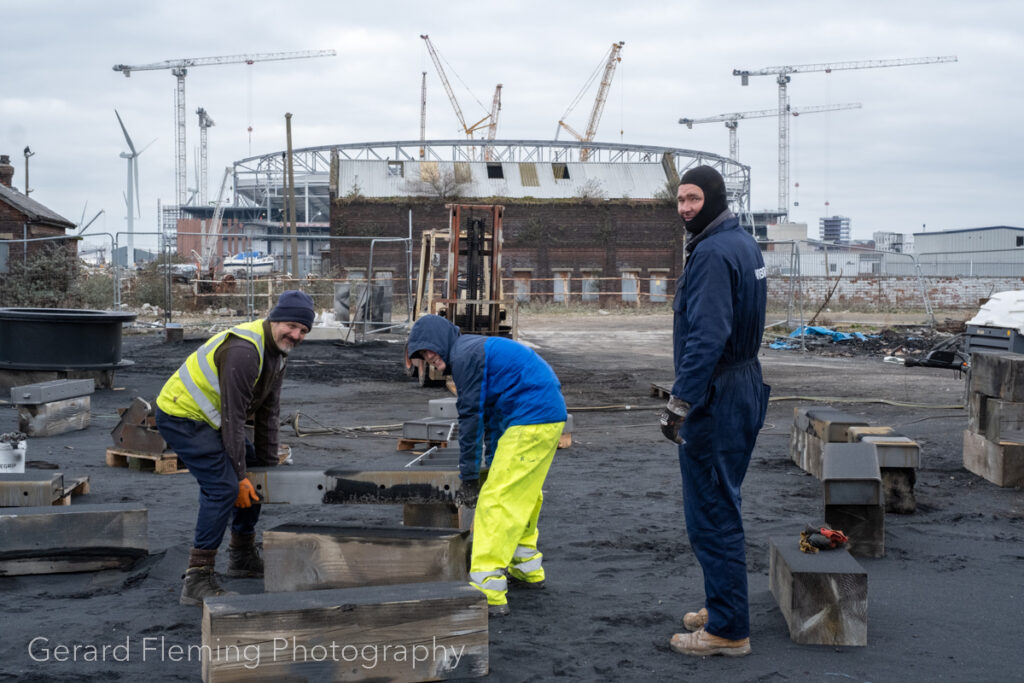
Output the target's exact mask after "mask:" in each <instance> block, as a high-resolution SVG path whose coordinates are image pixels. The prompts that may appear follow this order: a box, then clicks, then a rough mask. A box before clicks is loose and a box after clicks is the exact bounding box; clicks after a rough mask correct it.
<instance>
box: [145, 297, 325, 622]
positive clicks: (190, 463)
mask: <svg viewBox="0 0 1024 683" xmlns="http://www.w3.org/2000/svg"><path fill="white" fill-rule="evenodd" d="M314 318H315V313H314V311H313V299H312V298H310V296H309V295H308V294H306V293H305V292H300V291H297V290H290V291H287V292H284V293H283V294H281V296H280V298H279V299H278V301H277V306H275V307H274V309H273V310H272V311H271V312H270V315H268V316H267V317H266V319H260V320H254V321H252V322H248V323H242V324H241V325H237V326H235V327H232V328H231V329H229V330H225V331H224V332H220V333H218V334H216V335H214V336H213V337H211V338H210V339H209V340H208V341H207V342H206V343H205V344H203V345H202V346H200V347H199V348H198V349H197V350H196V351H194V352H193V353H192V354H191V355H190V356H189V357H188V358H187V359H186V360H185V362H184V363H182V365H181V367H179V368H178V370H177V371H176V372H175V373H174V374H173V375H172V376H171V378H170V379H168V380H167V382H166V383H165V384H164V387H163V389H162V390H161V391H160V395H159V396H158V397H157V399H156V411H155V412H156V426H157V429H159V430H160V435H161V436H163V438H164V440H165V441H166V442H167V445H168V446H169V447H170V448H171V449H173V450H174V452H175V453H176V454H177V456H178V459H179V460H180V461H181V462H183V463H184V464H185V465H186V466H187V467H188V469H189V472H191V473H192V476H194V477H195V478H196V481H198V482H199V516H198V519H197V520H196V531H195V540H194V541H193V547H192V551H191V553H190V554H189V561H188V570H187V571H186V572H185V582H184V586H183V587H182V590H181V600H180V602H181V604H183V605H202V604H203V598H206V597H209V596H215V595H229V594H230V593H229V592H228V591H225V590H224V589H223V588H222V587H221V586H220V584H219V583H218V581H217V578H216V575H215V574H214V571H213V570H214V563H215V561H216V558H217V549H218V548H219V547H220V544H221V541H222V540H223V538H224V531H225V530H226V529H227V526H228V523H229V521H230V523H231V542H230V545H229V556H230V562H229V565H228V571H227V575H228V576H248V577H262V576H263V559H262V558H261V557H260V555H259V552H258V551H257V549H256V522H257V520H258V519H259V515H260V505H259V497H258V496H257V495H256V491H255V489H254V488H253V486H252V483H251V482H250V481H249V480H248V479H246V477H245V472H246V467H247V466H269V465H276V464H277V462H278V456H277V451H278V423H279V422H280V420H279V416H280V396H281V381H282V379H283V378H284V369H285V360H286V358H287V356H288V354H289V353H290V352H291V351H292V349H294V348H295V346H296V345H298V344H299V343H300V342H301V341H302V340H303V339H304V338H305V336H306V334H307V333H308V332H309V330H310V328H312V327H313V320H314ZM249 416H252V417H253V419H254V425H255V429H254V435H253V436H254V438H253V441H251V442H250V441H249V440H248V439H246V435H245V422H246V419H247V418H248V417H249Z"/></svg>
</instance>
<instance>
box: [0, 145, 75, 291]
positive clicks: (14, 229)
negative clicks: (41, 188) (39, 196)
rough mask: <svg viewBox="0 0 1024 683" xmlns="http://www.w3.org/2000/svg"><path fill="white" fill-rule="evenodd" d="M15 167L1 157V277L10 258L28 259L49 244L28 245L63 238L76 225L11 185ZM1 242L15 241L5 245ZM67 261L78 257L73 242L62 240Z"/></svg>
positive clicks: (46, 242)
mask: <svg viewBox="0 0 1024 683" xmlns="http://www.w3.org/2000/svg"><path fill="white" fill-rule="evenodd" d="M13 178H14V166H12V165H11V159H10V157H9V156H8V155H6V154H3V155H0V274H3V273H6V272H8V270H9V267H10V263H11V260H12V259H21V258H25V257H30V256H31V255H32V254H34V253H37V252H38V251H40V250H42V249H44V248H46V246H47V245H48V244H50V241H36V242H28V241H22V240H32V239H36V238H40V237H63V236H65V235H66V234H67V231H68V230H73V229H74V228H75V224H74V223H73V222H71V221H69V220H68V219H66V218H64V217H63V216H60V215H58V214H57V213H55V212H54V211H51V210H50V209H48V208H46V207H45V206H43V205H42V204H40V203H39V202H37V201H35V200H34V199H31V198H29V197H27V196H26V195H24V194H22V193H21V192H19V191H18V190H16V189H14V188H13V187H12V186H11V181H12V180H13ZM3 240H18V241H12V242H5V241H3ZM61 243H62V244H64V245H65V246H66V248H67V249H68V258H69V259H74V257H75V256H76V254H77V249H76V246H75V245H76V241H75V240H73V239H69V240H66V241H61Z"/></svg>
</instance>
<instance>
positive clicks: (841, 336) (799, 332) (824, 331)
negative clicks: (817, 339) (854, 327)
mask: <svg viewBox="0 0 1024 683" xmlns="http://www.w3.org/2000/svg"><path fill="white" fill-rule="evenodd" d="M815 335H817V336H822V337H831V338H832V341H846V340H847V339H859V340H861V341H866V340H867V339H868V336H867V335H865V334H862V333H860V332H851V333H846V332H837V331H835V330H830V329H828V328H827V327H808V326H806V325H805V326H803V327H798V328H796V329H795V330H793V331H792V332H790V333H789V336H790V337H791V338H792V337H803V336H808V337H813V336H815ZM871 336H872V337H877V336H878V335H877V334H873V335H871Z"/></svg>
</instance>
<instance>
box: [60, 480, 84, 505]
mask: <svg viewBox="0 0 1024 683" xmlns="http://www.w3.org/2000/svg"><path fill="white" fill-rule="evenodd" d="M85 493H89V477H78V478H76V479H72V480H71V483H70V485H66V486H65V487H64V495H62V496H61V497H60V498H58V499H57V500H55V501H53V504H54V505H71V497H72V496H80V495H82V494H85Z"/></svg>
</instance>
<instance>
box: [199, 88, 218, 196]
mask: <svg viewBox="0 0 1024 683" xmlns="http://www.w3.org/2000/svg"><path fill="white" fill-rule="evenodd" d="M196 114H197V115H198V116H199V203H200V204H201V205H202V206H206V169H207V166H206V159H207V156H206V129H207V128H212V127H213V125H214V123H213V119H211V118H210V115H209V114H207V113H206V110H205V109H203V108H202V107H199V109H196Z"/></svg>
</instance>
